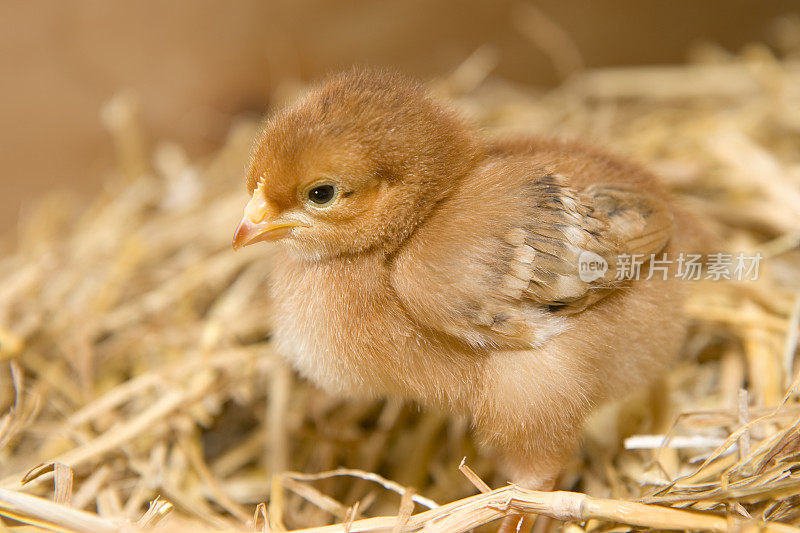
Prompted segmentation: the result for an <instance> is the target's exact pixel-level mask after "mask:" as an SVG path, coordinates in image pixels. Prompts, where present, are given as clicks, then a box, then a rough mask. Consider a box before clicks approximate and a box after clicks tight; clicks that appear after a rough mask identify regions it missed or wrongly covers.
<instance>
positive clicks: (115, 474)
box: [0, 40, 800, 533]
mask: <svg viewBox="0 0 800 533" xmlns="http://www.w3.org/2000/svg"><path fill="white" fill-rule="evenodd" d="M795 42H796V40H795ZM696 56H697V58H696V61H695V62H693V63H691V64H687V65H682V66H670V67H642V68H625V69H607V70H599V71H581V72H579V73H577V74H574V75H573V76H572V77H570V78H569V80H568V81H567V82H565V83H564V84H563V85H562V86H561V87H559V88H558V89H556V90H553V91H548V92H541V91H540V92H537V91H533V90H531V89H529V88H520V87H516V86H514V85H512V84H509V83H505V82H503V81H501V80H496V79H491V78H490V77H488V73H489V72H490V71H491V67H492V62H493V61H495V60H496V57H495V55H494V53H493V52H492V51H491V50H490V49H482V50H480V51H479V52H478V53H476V54H475V55H474V56H473V57H472V58H470V59H469V60H468V61H467V62H466V63H465V64H464V65H462V67H461V68H459V69H458V70H457V71H456V72H455V73H454V74H453V75H452V76H450V77H447V78H444V79H441V80H438V81H437V82H436V83H435V84H434V86H435V88H436V90H437V91H439V92H441V93H443V94H446V95H447V96H449V97H452V98H455V100H456V102H457V105H458V106H459V107H460V108H461V109H462V110H463V111H464V112H465V113H466V114H468V115H470V116H471V117H472V118H473V119H474V120H475V121H476V122H478V123H479V124H481V125H483V127H485V128H486V129H487V130H489V131H491V132H493V133H498V134H506V133H535V134H547V135H560V136H565V137H581V138H589V139H594V140H596V141H598V142H600V143H603V144H606V145H610V146H611V147H612V148H613V149H615V150H617V151H620V152H622V153H627V154H631V155H633V156H634V157H636V158H638V159H639V160H640V161H643V162H646V163H647V164H649V165H650V166H651V167H652V168H653V169H654V170H656V171H657V172H658V173H659V174H660V175H661V176H663V177H664V179H665V180H666V182H667V183H668V184H669V186H670V187H671V189H672V190H673V191H674V192H675V193H676V195H677V196H679V197H680V198H681V199H682V200H683V201H685V202H686V203H687V204H689V205H691V206H692V207H694V208H695V209H697V210H698V211H700V212H702V213H704V214H705V215H706V216H707V217H708V218H709V220H710V221H711V223H712V224H713V225H714V226H715V227H716V228H717V229H718V230H719V233H720V234H721V236H722V242H723V245H722V247H721V248H722V250H729V251H737V252H738V251H742V252H748V253H755V252H759V253H761V254H762V255H763V257H764V258H765V259H764V261H763V263H762V264H761V267H760V271H759V277H758V280H757V281H741V282H738V281H734V280H719V281H706V282H702V281H697V282H690V283H691V287H692V297H691V299H690V301H689V302H688V304H687V312H688V314H689V316H690V319H691V323H692V328H691V334H690V337H689V339H688V340H687V342H686V346H685V349H684V354H683V357H682V359H681V360H680V362H678V363H677V364H676V365H674V368H673V369H672V371H671V372H670V373H669V375H667V376H665V377H664V379H663V380H662V382H661V383H659V384H657V385H656V386H654V387H653V388H652V389H651V390H647V391H640V393H639V394H638V397H637V398H635V399H634V400H633V401H630V400H629V401H625V402H618V403H615V404H610V405H607V406H605V407H603V408H601V409H600V410H599V411H598V412H597V413H596V414H595V415H594V416H593V418H592V419H591V420H590V421H589V422H588V423H587V425H586V430H585V438H584V445H583V447H582V449H581V451H580V452H578V453H577V454H576V455H575V457H574V459H573V461H572V462H571V464H570V465H569V466H568V468H567V469H566V471H565V473H564V474H563V476H562V478H561V480H560V483H559V485H560V487H559V488H561V489H563V490H562V491H555V492H549V493H543V492H535V491H528V490H523V489H520V488H517V487H514V486H505V480H504V479H502V478H501V477H499V476H498V475H497V474H496V472H495V470H494V458H493V456H492V454H491V452H488V451H486V450H482V449H481V448H479V447H476V446H475V444H474V443H473V441H472V440H471V438H470V436H469V424H468V421H466V420H464V419H461V418H458V417H450V416H447V415H446V414H444V413H440V412H437V411H433V410H430V411H428V410H426V411H424V412H421V411H420V410H419V409H417V408H415V407H414V406H408V405H402V404H400V403H397V402H394V401H378V400H376V401H348V400H342V399H337V398H332V397H329V396H327V395H325V394H323V393H321V392H320V391H317V390H315V389H313V388H312V387H310V386H309V385H307V384H306V383H304V382H302V381H300V380H298V379H296V378H294V376H293V374H292V372H291V371H290V370H289V369H288V368H287V367H286V366H285V365H284V363H283V362H282V361H281V359H280V357H279V354H276V353H275V352H274V351H273V349H272V347H271V344H270V340H269V334H270V316H271V314H272V313H273V310H272V309H271V307H270V302H269V300H268V299H267V298H266V297H265V296H264V292H265V281H266V279H267V278H268V277H269V275H270V270H271V267H270V253H269V248H268V247H267V246H259V247H253V248H247V249H245V250H243V251H241V252H239V253H232V252H231V250H230V239H231V232H232V229H233V228H234V226H235V223H236V222H237V218H238V216H239V213H240V210H241V208H242V205H243V203H244V202H243V201H244V199H245V198H244V193H243V191H242V187H241V184H240V181H239V178H240V176H241V171H242V168H243V166H244V162H245V161H246V157H247V153H248V149H249V145H250V142H251V139H252V138H253V136H254V134H255V132H256V129H257V123H256V121H255V120H251V119H248V118H242V119H241V120H240V121H239V122H238V123H237V124H236V125H235V126H234V127H233V128H232V130H231V132H230V136H229V138H228V140H227V142H226V143H225V146H224V147H223V148H222V149H221V150H220V151H219V152H218V153H216V154H215V155H214V156H212V157H210V158H207V159H204V160H198V161H191V160H189V158H188V157H187V156H186V155H185V153H184V152H183V150H182V149H181V148H180V147H179V146H177V145H175V144H170V143H161V144H158V145H156V146H155V147H154V149H153V150H152V151H150V150H149V148H148V147H147V144H146V143H145V142H144V141H143V137H142V134H141V131H140V128H139V127H138V126H137V124H136V113H135V105H134V102H133V101H132V99H131V97H130V96H121V97H119V98H117V99H115V101H113V102H112V103H111V104H109V107H108V108H107V109H106V110H105V112H104V119H105V120H106V122H107V124H108V126H109V129H110V130H111V131H112V132H113V134H114V137H115V139H116V141H117V147H118V149H119V152H120V169H119V172H118V173H117V175H116V176H114V177H113V178H112V179H110V180H109V182H108V185H107V188H106V189H105V191H104V192H103V193H102V194H100V195H99V196H98V197H96V198H95V199H94V200H93V201H92V202H91V203H90V204H88V205H85V204H83V203H81V202H80V201H78V200H76V199H74V198H72V197H70V196H68V195H65V194H53V195H51V196H48V197H47V198H45V199H43V200H42V202H41V204H40V206H39V207H38V209H36V210H35V211H32V212H30V213H27V214H26V216H25V217H24V219H23V220H22V224H21V229H20V232H19V236H18V237H19V238H18V242H19V245H18V246H16V247H13V248H10V249H9V251H8V253H7V254H6V255H5V256H4V257H3V258H2V259H1V260H0V280H1V281H0V358H1V359H3V361H4V363H5V364H4V365H3V366H2V368H0V383H2V386H1V387H0V407H2V412H3V413H4V414H3V415H2V417H0V517H2V518H0V527H2V528H4V529H9V530H15V529H17V526H19V525H20V524H31V525H33V526H36V527H38V528H42V529H49V530H55V531H114V530H120V529H124V530H138V529H149V528H156V529H158V528H162V529H167V530H170V531H173V530H183V529H186V530H189V529H191V530H193V531H200V530H218V529H232V530H247V531H284V530H293V529H302V528H315V529H314V530H315V531H368V530H375V529H391V530H393V531H411V530H418V529H425V530H430V531H464V530H467V529H470V528H473V527H478V526H480V525H481V524H486V523H488V522H490V521H491V520H494V519H496V518H498V517H500V516H503V515H505V514H508V513H511V512H533V513H538V514H543V515H546V516H550V517H552V518H554V519H556V521H553V522H552V523H551V524H550V525H549V527H550V528H551V529H553V528H556V527H558V526H559V522H558V521H566V522H567V526H566V528H567V529H568V530H569V531H570V532H571V533H577V532H579V531H580V532H584V531H585V532H610V531H630V530H631V529H632V528H634V527H635V528H642V527H643V528H652V529H687V530H688V529H692V530H709V531H727V530H733V529H742V530H750V529H759V530H765V531H798V529H797V526H800V438H798V431H799V430H800V403H798V399H797V393H798V389H800V382H798V381H797V380H796V379H794V376H795V375H796V371H797V365H796V358H797V346H798V330H799V329H800V326H799V324H800V252H798V243H799V242H800V89H798V88H800V64H799V63H798V61H797V58H798V57H800V50H793V51H792V50H789V51H787V54H786V56H785V57H781V58H776V57H774V56H773V55H772V54H771V53H769V52H768V51H767V50H766V48H764V47H761V46H757V45H754V46H752V47H750V48H748V49H746V50H745V51H743V53H742V54H740V55H738V56H732V55H730V54H727V53H724V52H721V51H719V50H716V49H714V48H709V47H707V48H705V49H703V50H701V52H698V53H697V54H696ZM792 58H794V59H792ZM623 441H624V442H625V446H621V445H620V444H619V443H620V442H623ZM464 457H468V458H469V463H470V465H471V466H472V468H474V470H475V471H474V472H473V471H472V470H471V469H470V468H467V467H466V466H465V465H463V463H462V459H463V458H464ZM343 466H346V467H347V469H343V468H342V467H343ZM459 466H461V468H459ZM299 472H306V473H308V474H300V473H299ZM462 472H463V473H462ZM464 474H466V475H464ZM390 480H391V481H390ZM412 487H413V488H412ZM490 487H500V488H497V489H495V490H490ZM476 489H477V490H478V494H475V492H476ZM436 502H449V503H442V504H441V505H439V504H437V503H436ZM545 526H547V525H546V524H545Z"/></svg>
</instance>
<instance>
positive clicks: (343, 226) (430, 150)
mask: <svg viewBox="0 0 800 533" xmlns="http://www.w3.org/2000/svg"><path fill="white" fill-rule="evenodd" d="M478 157H479V143H478V140H477V139H476V136H475V133H474V131H473V130H472V129H471V128H469V127H467V126H466V124H465V123H464V122H463V121H462V120H461V119H460V118H459V117H458V116H457V114H456V113H454V112H453V111H451V110H449V109H448V108H446V107H444V106H442V105H440V104H438V103H437V102H436V101H435V100H434V99H433V98H432V97H431V96H429V95H428V94H427V93H426V92H425V91H424V89H423V88H422V87H421V86H419V85H417V84H415V83H413V82H409V81H407V80H406V79H405V78H403V77H401V76H398V75H396V74H393V73H388V72H383V71H374V70H354V71H351V72H349V73H345V74H340V75H337V76H335V77H333V78H330V79H328V80H327V81H325V82H323V83H322V84H321V85H319V86H317V87H315V88H313V89H312V90H311V91H310V92H309V93H308V94H307V95H306V96H305V97H304V98H302V99H301V100H300V101H299V102H298V103H297V104H295V105H294V106H293V107H290V108H289V109H286V110H284V111H282V112H280V113H278V114H277V115H275V116H273V117H272V118H271V119H270V120H269V121H268V122H267V123H266V126H265V128H264V130H263V131H262V133H261V134H260V135H259V136H258V138H257V139H256V141H255V144H254V147H253V150H252V154H251V161H250V166H249V169H248V172H247V186H248V191H249V193H250V194H251V195H252V197H251V199H250V201H249V202H248V204H247V206H246V207H245V213H244V216H243V218H242V222H241V223H240V224H239V227H238V228H237V230H236V234H235V236H234V248H238V247H240V246H245V245H248V244H252V243H255V242H259V241H265V240H280V241H281V243H283V244H285V245H287V246H288V247H289V248H290V249H291V250H292V251H294V252H295V253H297V254H298V255H300V256H303V257H307V258H311V259H319V258H323V257H332V256H338V255H345V254H353V253H359V252H362V251H364V250H368V249H371V248H375V247H383V248H385V249H388V250H391V249H393V248H396V247H397V246H398V245H399V244H400V243H401V242H402V241H403V240H404V239H405V238H406V237H408V236H409V235H410V234H411V233H412V232H413V231H414V229H415V228H416V227H417V225H418V224H419V223H420V222H421V221H422V220H424V219H425V217H426V216H427V214H428V213H429V212H430V211H431V209H432V208H433V207H434V205H435V204H436V202H437V201H439V200H441V199H442V198H444V197H446V196H447V195H449V194H451V193H452V192H453V191H454V189H455V188H456V187H457V184H458V181H459V179H460V178H461V176H463V175H465V174H466V173H467V172H469V170H470V169H471V168H472V167H473V166H474V165H475V164H476V161H477V159H478Z"/></svg>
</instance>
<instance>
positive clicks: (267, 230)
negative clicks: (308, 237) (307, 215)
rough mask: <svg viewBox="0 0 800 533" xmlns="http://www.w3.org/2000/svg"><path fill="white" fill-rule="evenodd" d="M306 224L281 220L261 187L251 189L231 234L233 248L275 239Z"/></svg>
mask: <svg viewBox="0 0 800 533" xmlns="http://www.w3.org/2000/svg"><path fill="white" fill-rule="evenodd" d="M298 226H306V224H303V223H302V222H298V221H295V220H281V219H279V218H278V211H277V209H275V207H274V206H273V205H272V204H271V203H270V202H269V201H267V199H266V197H265V196H264V191H263V188H262V187H258V188H257V189H256V190H255V191H253V197H252V198H250V201H249V202H247V206H245V208H244V215H243V216H242V220H241V222H239V225H238V226H237V227H236V233H234V234H233V249H234V250H238V249H239V248H241V247H242V246H247V245H248V244H255V243H257V242H261V241H275V240H278V239H281V238H283V237H286V236H287V235H289V233H291V230H292V228H295V227H298Z"/></svg>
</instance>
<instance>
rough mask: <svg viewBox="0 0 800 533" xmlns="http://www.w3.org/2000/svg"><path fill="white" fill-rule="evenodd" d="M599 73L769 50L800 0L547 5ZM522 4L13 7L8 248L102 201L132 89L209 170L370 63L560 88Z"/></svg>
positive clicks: (158, 134)
mask: <svg viewBox="0 0 800 533" xmlns="http://www.w3.org/2000/svg"><path fill="white" fill-rule="evenodd" d="M536 5H537V6H538V7H539V8H540V9H541V10H542V11H543V12H545V13H546V14H548V15H549V16H550V17H551V18H552V20H554V21H555V22H557V24H558V25H560V26H561V27H562V28H563V29H564V30H565V31H566V32H567V34H568V35H569V36H570V37H571V38H572V39H573V40H574V42H575V44H576V45H577V49H578V50H579V52H580V56H581V58H582V61H583V62H584V64H585V65H587V66H606V65H618V64H641V63H669V62H678V61H681V60H682V59H684V57H685V55H686V51H687V49H688V47H689V46H690V45H691V44H693V43H695V42H698V41H704V40H705V41H714V42H717V43H719V44H721V45H722V46H724V47H726V48H729V49H731V50H734V51H735V50H737V49H738V48H739V47H741V46H742V45H743V44H745V43H747V42H750V41H753V40H763V39H765V38H766V37H767V36H768V35H769V28H770V24H771V23H773V22H774V20H775V18H776V17H777V16H779V15H783V14H786V13H789V12H791V11H792V10H795V12H798V13H800V2H798V1H797V0H774V1H756V0H753V1H733V0H726V1H722V0H720V1H701V0H692V1H689V0H676V1H640V0H592V1H589V0H586V1H567V2H565V1H557V0H540V1H538V2H536ZM520 9H521V8H520V3H519V2H516V1H512V0H500V1H495V2H489V1H484V2H480V1H475V0H404V1H388V0H380V1H378V0H371V1H366V0H360V1H354V2H344V1H342V2H334V1H331V0H276V1H271V2H265V1H256V0H238V1H230V2H218V1H215V2H212V1H209V0H162V1H159V2H155V1H129V2H108V1H106V0H86V1H73V2H64V1H63V0H52V1H44V0H29V1H25V2H22V1H9V2H3V3H2V4H0V72H2V73H3V75H2V78H0V121H2V124H3V128H2V129H1V130H0V147H1V148H2V152H0V153H2V175H0V193H2V194H0V233H7V232H8V231H9V230H10V229H11V228H12V226H13V221H14V220H15V219H16V218H17V216H18V213H19V210H20V206H21V205H22V204H23V203H25V202H30V201H32V200H33V199H35V198H36V197H37V196H38V195H40V194H41V193H42V192H44V191H46V190H48V189H51V188H53V187H58V188H70V189H76V190H80V191H91V190H93V189H96V188H97V187H99V186H100V183H101V182H102V179H103V176H104V175H105V174H106V173H107V172H108V169H109V168H110V165H111V163H112V161H113V158H112V156H113V150H112V146H111V143H110V142H109V139H108V136H107V134H106V133H105V131H104V130H103V128H102V126H101V123H100V121H99V119H98V112H99V109H100V107H101V106H102V104H103V103H104V102H105V101H107V100H108V98H110V97H111V96H112V95H113V94H115V93H117V92H119V91H121V90H126V89H130V90H132V91H134V92H135V94H137V95H138V97H139V99H140V102H141V107H142V111H143V121H144V125H145V128H146V131H147V133H148V136H149V137H150V138H151V139H165V138H166V139H173V140H176V141H178V142H179V143H181V144H182V145H184V146H185V147H186V148H187V149H189V150H190V153H192V154H194V155H197V154H200V153H202V152H204V151H207V150H209V149H211V148H213V147H214V146H215V145H216V144H217V143H219V142H220V141H221V139H223V138H224V135H225V133H226V131H227V128H228V126H229V123H230V119H231V117H232V116H233V115H235V114H236V113H240V112H243V111H255V112H259V113H260V112H263V111H264V110H265V109H266V107H267V106H268V104H269V102H270V94H271V89H272V88H273V87H274V86H275V84H276V83H277V82H278V81H280V80H282V79H287V78H297V79H303V80H305V79H310V78H313V77H315V76H318V75H320V74H321V73H324V72H325V71H326V70H329V69H331V68H336V67H337V66H343V65H347V64H351V63H354V62H366V63H376V64H390V65H395V66H399V67H401V68H403V69H405V70H407V71H409V72H411V73H413V74H416V75H419V76H431V75H435V74H437V73H441V72H443V71H447V70H449V69H452V68H453V67H454V66H456V65H458V64H459V62H460V61H462V60H463V59H464V58H465V57H466V56H468V55H469V53H470V52H472V51H473V50H475V49H476V48H477V47H478V46H480V45H481V44H484V43H492V44H495V45H497V47H498V49H499V51H500V53H501V56H500V63H499V66H498V69H497V73H498V74H499V75H501V76H504V77H507V78H511V79H513V80H517V81H520V82H525V83H536V84H546V85H551V84H554V83H556V82H557V81H558V75H557V73H556V71H555V70H554V68H553V66H552V64H551V62H550V60H549V59H548V57H547V56H546V55H545V54H544V53H543V52H542V51H541V50H540V49H539V48H538V47H537V46H536V45H535V44H534V43H533V42H532V41H531V39H529V38H528V37H526V36H524V35H523V34H522V32H521V31H519V23H518V21H515V19H518V17H519V13H520Z"/></svg>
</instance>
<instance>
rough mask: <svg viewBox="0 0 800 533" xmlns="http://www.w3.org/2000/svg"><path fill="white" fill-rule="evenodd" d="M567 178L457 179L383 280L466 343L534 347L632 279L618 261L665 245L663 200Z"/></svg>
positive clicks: (431, 322) (418, 313)
mask: <svg viewBox="0 0 800 533" xmlns="http://www.w3.org/2000/svg"><path fill="white" fill-rule="evenodd" d="M568 182H569V180H568V176H564V175H560V174H556V173H548V172H546V171H545V170H544V169H541V168H536V167H535V166H532V165H530V164H525V163H505V164H495V165H488V166H487V168H485V169H484V170H483V171H482V172H481V173H480V175H479V176H475V178H474V179H471V180H468V181H467V182H466V183H464V184H463V186H462V188H461V189H460V190H459V191H458V193H457V194H456V195H455V196H454V197H453V198H452V199H450V200H448V201H446V202H444V203H443V204H442V205H440V206H438V208H437V209H436V210H435V211H434V214H433V215H432V216H431V217H430V218H429V219H428V220H426V221H425V222H424V223H423V225H422V227H421V228H420V229H419V230H418V231H417V232H416V233H415V235H414V236H413V237H412V239H410V241H409V242H408V243H407V245H406V246H405V247H404V248H403V249H401V250H400V252H399V253H398V254H397V256H396V257H394V258H393V263H392V265H391V283H392V286H393V287H394V290H395V291H396V293H397V295H398V298H399V299H400V300H401V302H402V303H403V305H404V307H405V308H406V309H407V310H408V312H409V314H410V315H411V316H412V317H413V318H414V319H415V320H417V321H418V322H419V323H420V324H422V325H424V326H426V327H428V328H430V329H432V330H435V331H440V332H443V333H445V334H448V335H451V336H454V337H456V338H458V339H460V340H461V341H465V342H467V343H469V344H471V345H473V346H485V347H513V346H531V345H537V344H539V343H542V342H544V341H546V340H547V338H549V337H550V336H552V335H553V334H555V333H557V332H559V331H561V330H563V328H564V327H565V325H566V324H567V322H568V317H569V315H571V314H574V313H578V312H581V311H583V310H584V309H586V308H587V307H588V306H591V305H593V304H595V303H596V302H598V301H599V300H601V299H602V298H604V297H606V296H607V295H609V294H611V293H613V292H614V291H615V290H619V289H620V288H622V287H629V286H631V283H630V282H629V281H628V280H626V279H617V278H618V277H621V276H619V274H621V273H624V272H623V271H626V270H627V274H633V273H635V271H634V269H633V268H629V267H624V268H620V266H621V265H620V263H621V262H629V263H630V265H634V264H636V263H637V262H641V261H646V260H647V259H649V257H650V255H651V254H656V253H658V252H659V251H661V250H662V249H663V248H664V247H665V246H666V244H667V242H668V241H669V239H670V236H671V234H672V231H673V223H672V214H671V212H670V210H669V208H668V206H667V205H666V204H665V203H664V202H663V201H662V200H660V199H659V198H657V197H655V196H653V195H651V194H649V193H646V192H642V191H640V190H637V189H636V188H635V187H632V186H630V185H626V184H615V183H608V184H604V183H600V184H594V185H590V186H588V187H586V188H583V189H582V190H577V189H576V188H572V187H570V186H569V185H568ZM581 269H582V270H581ZM624 277H628V276H624Z"/></svg>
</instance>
